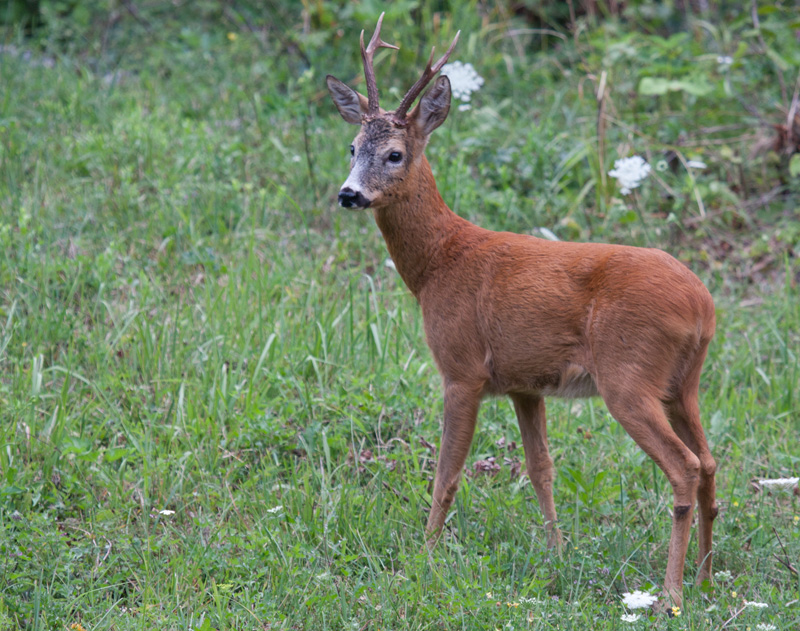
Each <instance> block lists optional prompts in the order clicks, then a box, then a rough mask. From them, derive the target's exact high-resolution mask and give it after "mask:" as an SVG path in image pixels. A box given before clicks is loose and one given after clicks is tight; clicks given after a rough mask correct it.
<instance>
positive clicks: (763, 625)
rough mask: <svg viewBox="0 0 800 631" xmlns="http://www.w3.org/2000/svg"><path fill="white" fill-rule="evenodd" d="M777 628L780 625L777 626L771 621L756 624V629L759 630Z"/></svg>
mask: <svg viewBox="0 0 800 631" xmlns="http://www.w3.org/2000/svg"><path fill="white" fill-rule="evenodd" d="M777 628H778V627H776V626H775V625H774V624H770V623H769V622H759V623H758V624H757V625H756V629H758V631H775V629H777Z"/></svg>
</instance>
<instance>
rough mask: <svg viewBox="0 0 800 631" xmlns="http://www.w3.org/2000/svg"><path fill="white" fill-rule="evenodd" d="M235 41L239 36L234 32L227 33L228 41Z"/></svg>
mask: <svg viewBox="0 0 800 631" xmlns="http://www.w3.org/2000/svg"><path fill="white" fill-rule="evenodd" d="M237 39H239V36H238V35H237V34H236V33H234V32H230V33H228V41H230V42H235V41H236V40H237Z"/></svg>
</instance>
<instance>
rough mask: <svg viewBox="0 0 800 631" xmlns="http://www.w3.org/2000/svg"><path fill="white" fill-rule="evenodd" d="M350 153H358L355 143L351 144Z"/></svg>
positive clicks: (352, 154)
mask: <svg viewBox="0 0 800 631" xmlns="http://www.w3.org/2000/svg"><path fill="white" fill-rule="evenodd" d="M350 155H351V156H354V155H356V147H355V145H350Z"/></svg>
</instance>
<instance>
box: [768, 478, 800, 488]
mask: <svg viewBox="0 0 800 631" xmlns="http://www.w3.org/2000/svg"><path fill="white" fill-rule="evenodd" d="M798 482H800V478H775V479H772V480H759V481H758V484H759V486H760V487H761V488H762V489H767V490H770V491H772V490H778V489H793V488H794V487H796V486H797V483H798Z"/></svg>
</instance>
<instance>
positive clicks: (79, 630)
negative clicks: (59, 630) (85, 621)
mask: <svg viewBox="0 0 800 631" xmlns="http://www.w3.org/2000/svg"><path fill="white" fill-rule="evenodd" d="M69 628H70V629H72V631H86V629H85V628H84V627H83V626H82V625H81V623H80V622H73V623H72V624H71V625H69Z"/></svg>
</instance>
